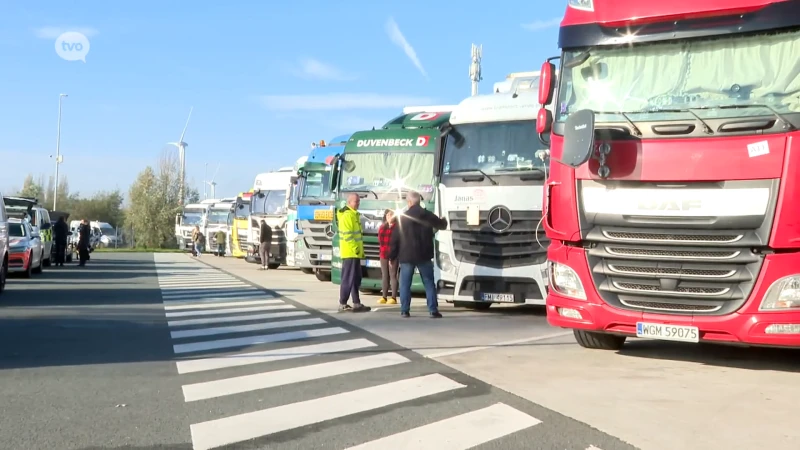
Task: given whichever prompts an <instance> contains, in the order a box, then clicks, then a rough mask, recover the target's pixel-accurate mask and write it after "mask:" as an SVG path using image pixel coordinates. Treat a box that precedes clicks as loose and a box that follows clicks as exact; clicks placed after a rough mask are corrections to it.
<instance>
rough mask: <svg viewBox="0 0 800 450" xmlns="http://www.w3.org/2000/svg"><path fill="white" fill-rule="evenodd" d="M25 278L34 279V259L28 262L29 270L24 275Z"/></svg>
mask: <svg viewBox="0 0 800 450" xmlns="http://www.w3.org/2000/svg"><path fill="white" fill-rule="evenodd" d="M23 276H24V277H25V278H32V277H33V260H32V259H31V260H29V261H28V269H27V270H25V273H24V274H23Z"/></svg>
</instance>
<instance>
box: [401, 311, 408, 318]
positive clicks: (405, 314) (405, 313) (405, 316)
mask: <svg viewBox="0 0 800 450" xmlns="http://www.w3.org/2000/svg"><path fill="white" fill-rule="evenodd" d="M400 317H402V318H404V319H407V318H409V317H411V313H407V312H401V313H400Z"/></svg>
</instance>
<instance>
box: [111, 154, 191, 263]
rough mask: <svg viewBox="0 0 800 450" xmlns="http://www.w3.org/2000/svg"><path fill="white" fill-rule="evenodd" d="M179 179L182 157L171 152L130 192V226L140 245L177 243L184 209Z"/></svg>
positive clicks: (141, 177) (146, 172)
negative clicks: (178, 223)
mask: <svg viewBox="0 0 800 450" xmlns="http://www.w3.org/2000/svg"><path fill="white" fill-rule="evenodd" d="M179 179H180V175H179V165H178V160H177V158H176V157H175V155H174V153H171V152H169V153H162V154H161V157H160V159H159V161H158V165H157V166H156V168H155V169H154V168H153V167H150V166H147V167H146V168H145V169H144V170H143V171H142V172H140V173H139V175H138V176H137V177H136V181H134V183H133V185H132V186H131V189H130V193H129V199H130V207H129V208H128V211H127V212H126V228H130V229H131V231H133V235H134V240H135V244H136V246H137V247H148V248H164V247H172V246H174V245H175V217H176V216H177V214H178V213H180V212H181V208H182V205H181V202H180V200H179V198H178V180H179ZM187 192H188V191H187ZM195 192H196V190H195ZM195 195H197V194H195Z"/></svg>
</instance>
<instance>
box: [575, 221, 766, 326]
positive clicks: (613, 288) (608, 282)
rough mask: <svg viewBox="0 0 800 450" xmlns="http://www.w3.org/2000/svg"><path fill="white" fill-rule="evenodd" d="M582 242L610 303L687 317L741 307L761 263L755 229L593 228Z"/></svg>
mask: <svg viewBox="0 0 800 450" xmlns="http://www.w3.org/2000/svg"><path fill="white" fill-rule="evenodd" d="M586 240H587V241H588V243H589V246H588V250H587V258H588V261H589V266H590V267H591V269H592V273H593V276H594V281H595V285H596V286H597V288H598V291H599V293H600V295H601V296H602V297H603V299H604V300H605V301H606V302H608V303H609V304H611V305H613V306H616V307H619V308H622V309H629V310H636V311H644V312H653V313H658V312H663V313H669V314H686V315H691V314H695V315H722V314H729V313H731V312H733V311H735V310H736V309H738V308H739V307H741V306H742V305H743V304H744V302H745V301H746V300H747V298H748V296H749V295H750V292H751V291H752V289H753V285H754V283H755V279H756V277H757V275H758V272H759V270H760V267H761V263H762V258H761V256H760V254H759V250H758V249H759V248H760V247H761V246H762V244H761V240H760V239H759V238H758V236H757V234H756V231H755V230H736V231H731V230H719V232H718V233H709V231H708V230H688V229H687V230H681V231H676V230H641V229H639V230H636V229H634V230H631V229H619V228H614V229H612V228H611V227H601V226H596V227H595V228H593V229H591V230H590V231H589V232H588V234H587V236H586Z"/></svg>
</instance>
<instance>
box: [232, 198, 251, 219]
mask: <svg viewBox="0 0 800 450" xmlns="http://www.w3.org/2000/svg"><path fill="white" fill-rule="evenodd" d="M239 205H242V206H244V207H243V208H240V207H239ZM235 211H236V213H235V215H236V218H237V219H247V215H248V214H250V202H249V201H242V202H241V203H239V204H237V205H236V208H235Z"/></svg>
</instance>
